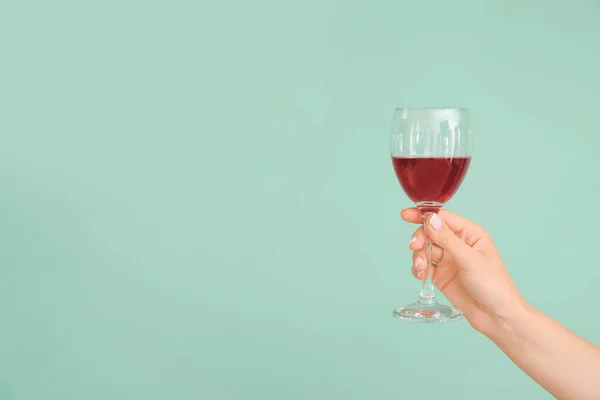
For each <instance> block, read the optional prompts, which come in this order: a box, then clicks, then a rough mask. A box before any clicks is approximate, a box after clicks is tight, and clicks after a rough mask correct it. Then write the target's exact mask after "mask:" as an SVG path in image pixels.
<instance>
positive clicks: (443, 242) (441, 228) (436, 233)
mask: <svg viewBox="0 0 600 400" xmlns="http://www.w3.org/2000/svg"><path fill="white" fill-rule="evenodd" d="M425 231H426V233H427V236H428V237H429V239H430V240H431V241H432V242H433V243H434V244H436V245H438V246H439V247H441V248H442V249H444V251H446V252H448V253H449V254H450V255H451V256H452V258H454V259H455V260H456V261H457V262H458V263H459V265H461V266H462V267H463V268H468V267H469V266H470V265H472V264H473V262H474V261H475V260H474V258H475V257H476V256H477V252H476V251H475V250H473V249H472V248H471V246H469V245H468V244H466V243H465V242H464V241H463V240H462V239H461V238H459V237H458V236H456V235H455V234H454V232H452V230H451V229H450V228H449V227H448V225H446V223H445V222H444V221H443V220H442V217H440V216H439V214H433V213H432V214H431V216H429V217H427V216H426V217H425Z"/></svg>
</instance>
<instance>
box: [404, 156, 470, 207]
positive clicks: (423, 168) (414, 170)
mask: <svg viewBox="0 0 600 400" xmlns="http://www.w3.org/2000/svg"><path fill="white" fill-rule="evenodd" d="M392 162H393V164H394V170H395V171H396V176H397V177H398V181H399V182H400V185H402V188H403V189H404V191H405V192H406V194H407V196H408V197H410V199H411V200H412V201H414V202H419V201H427V202H436V203H446V202H447V201H448V200H450V198H451V197H452V196H453V195H454V193H456V191H457V190H458V188H459V186H460V184H461V183H462V181H463V179H464V178H465V174H466V173H467V169H468V168H469V164H470V163H471V157H454V158H443V157H393V158H392Z"/></svg>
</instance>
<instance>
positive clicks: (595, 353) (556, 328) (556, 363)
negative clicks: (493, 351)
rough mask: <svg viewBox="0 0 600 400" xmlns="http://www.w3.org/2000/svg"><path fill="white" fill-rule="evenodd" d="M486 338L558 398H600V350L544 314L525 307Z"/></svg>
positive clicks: (502, 322)
mask: <svg viewBox="0 0 600 400" xmlns="http://www.w3.org/2000/svg"><path fill="white" fill-rule="evenodd" d="M486 336H488V337H489V338H490V339H491V340H492V341H493V342H494V343H496V345H498V347H500V348H501V349H502V351H504V353H506V355H507V356H508V357H510V359H511V360H513V361H514V362H515V364H517V365H518V366H519V367H520V368H521V369H522V370H523V371H525V373H527V374H528V375H529V376H530V377H531V378H533V379H534V380H535V381H536V382H538V383H539V384H540V385H541V386H543V387H544V388H545V389H546V390H548V391H549V392H550V393H551V394H553V395H554V396H555V397H557V398H558V399H562V400H571V399H574V400H587V399H590V400H591V399H600V348H599V347H596V346H594V345H593V344H591V343H589V342H588V341H586V340H585V339H583V338H581V337H579V336H577V335H576V334H575V333H573V332H571V331H569V330H568V329H566V328H565V327H564V326H562V325H561V324H559V323H558V322H556V321H555V320H553V319H552V318H550V317H548V316H546V315H545V314H543V313H542V312H540V311H538V310H536V309H534V308H532V307H529V306H525V307H523V308H522V310H519V311H518V312H516V313H515V315H514V316H512V317H510V318H508V319H502V320H499V321H497V322H496V324H495V328H494V329H492V330H491V332H487V333H486Z"/></svg>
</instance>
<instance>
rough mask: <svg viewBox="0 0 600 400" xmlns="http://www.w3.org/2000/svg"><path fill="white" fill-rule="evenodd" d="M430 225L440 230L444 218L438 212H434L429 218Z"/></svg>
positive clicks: (435, 229)
mask: <svg viewBox="0 0 600 400" xmlns="http://www.w3.org/2000/svg"><path fill="white" fill-rule="evenodd" d="M429 225H431V227H432V228H433V230H434V231H436V232H437V231H439V230H440V229H442V219H441V218H440V217H439V215H437V214H433V215H432V216H431V218H430V219H429Z"/></svg>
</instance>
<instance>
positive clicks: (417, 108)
mask: <svg viewBox="0 0 600 400" xmlns="http://www.w3.org/2000/svg"><path fill="white" fill-rule="evenodd" d="M403 110H408V111H419V110H423V111H425V110H460V111H469V109H468V108H467V107H396V111H403Z"/></svg>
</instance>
